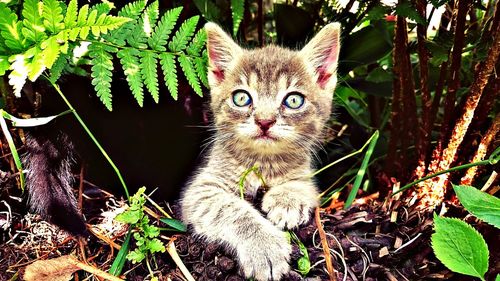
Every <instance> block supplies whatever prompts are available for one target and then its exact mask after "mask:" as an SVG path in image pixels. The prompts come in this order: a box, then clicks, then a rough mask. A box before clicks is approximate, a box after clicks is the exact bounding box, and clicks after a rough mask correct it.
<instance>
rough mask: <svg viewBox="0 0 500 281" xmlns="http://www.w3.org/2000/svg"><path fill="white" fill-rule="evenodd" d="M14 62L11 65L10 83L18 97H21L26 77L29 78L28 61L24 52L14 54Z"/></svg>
mask: <svg viewBox="0 0 500 281" xmlns="http://www.w3.org/2000/svg"><path fill="white" fill-rule="evenodd" d="M10 60H12V61H13V62H12V64H11V65H10V70H12V71H11V72H10V74H9V84H10V85H11V86H12V88H14V95H15V96H16V97H18V98H20V97H21V90H22V89H23V86H24V84H25V83H26V79H27V78H28V72H29V69H28V63H27V61H26V56H25V55H24V54H20V55H16V56H14V58H13V59H10Z"/></svg>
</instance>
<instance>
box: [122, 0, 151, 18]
mask: <svg viewBox="0 0 500 281" xmlns="http://www.w3.org/2000/svg"><path fill="white" fill-rule="evenodd" d="M147 3H148V1H147V0H139V1H134V2H131V3H128V4H127V5H125V6H123V8H121V9H120V11H118V16H121V17H127V18H130V19H133V20H135V19H137V18H138V17H139V16H140V15H141V13H142V11H143V10H144V8H146V4H147Z"/></svg>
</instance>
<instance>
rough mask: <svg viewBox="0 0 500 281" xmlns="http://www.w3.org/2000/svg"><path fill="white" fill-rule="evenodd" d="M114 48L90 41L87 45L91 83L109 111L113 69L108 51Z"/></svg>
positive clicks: (114, 49) (114, 50) (110, 108)
mask: <svg viewBox="0 0 500 281" xmlns="http://www.w3.org/2000/svg"><path fill="white" fill-rule="evenodd" d="M116 51H117V50H116V48H114V47H110V46H107V45H104V44H101V43H92V44H90V46H89V56H90V57H91V58H92V60H91V64H92V73H91V76H92V85H94V88H95V90H96V92H97V96H98V97H99V99H100V100H101V101H102V103H103V104H104V105H105V106H106V108H107V109H108V110H109V111H111V110H113V107H112V104H111V98H112V97H111V76H112V71H113V61H112V59H113V56H112V55H111V54H110V52H116Z"/></svg>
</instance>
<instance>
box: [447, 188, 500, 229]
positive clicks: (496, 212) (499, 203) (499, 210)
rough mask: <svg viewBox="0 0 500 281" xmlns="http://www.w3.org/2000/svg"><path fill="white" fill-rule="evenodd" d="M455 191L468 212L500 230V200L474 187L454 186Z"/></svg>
mask: <svg viewBox="0 0 500 281" xmlns="http://www.w3.org/2000/svg"><path fill="white" fill-rule="evenodd" d="M453 189H454V190H455V193H456V194H457V197H458V199H459V200H460V203H462V205H464V207H465V209H467V211H469V212H471V213H472V214H473V215H474V216H476V217H477V218H479V219H481V220H483V221H485V222H487V223H489V224H491V225H493V226H495V227H496V228H500V199H498V198H496V197H495V196H492V195H489V194H488V193H486V192H483V191H481V190H478V189H476V188H475V187H472V186H466V185H453Z"/></svg>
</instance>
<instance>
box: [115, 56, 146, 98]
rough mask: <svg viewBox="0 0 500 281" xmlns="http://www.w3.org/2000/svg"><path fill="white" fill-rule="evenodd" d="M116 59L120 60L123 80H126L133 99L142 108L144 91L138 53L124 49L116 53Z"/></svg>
mask: <svg viewBox="0 0 500 281" xmlns="http://www.w3.org/2000/svg"><path fill="white" fill-rule="evenodd" d="M117 56H118V58H120V63H121V64H122V66H123V72H124V73H125V78H126V79H127V82H128V85H129V87H130V90H131V91H132V94H133V95H134V98H135V99H136V100H137V103H139V106H141V107H142V106H143V103H144V91H143V89H142V87H143V81H142V76H141V65H140V62H139V51H138V50H137V49H134V48H124V49H122V50H120V51H119V52H118V53H117Z"/></svg>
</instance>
